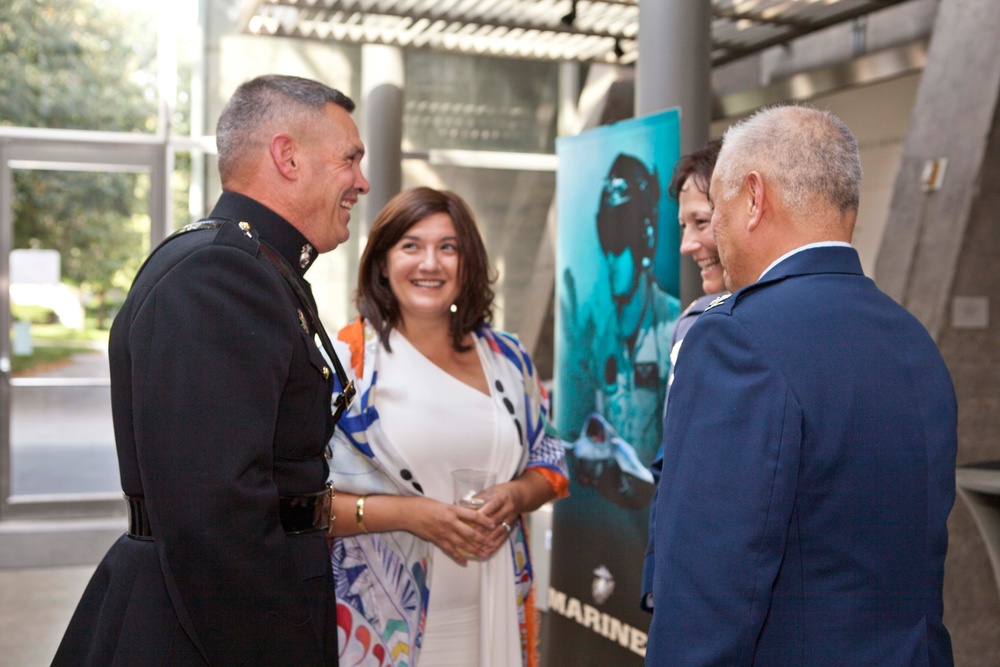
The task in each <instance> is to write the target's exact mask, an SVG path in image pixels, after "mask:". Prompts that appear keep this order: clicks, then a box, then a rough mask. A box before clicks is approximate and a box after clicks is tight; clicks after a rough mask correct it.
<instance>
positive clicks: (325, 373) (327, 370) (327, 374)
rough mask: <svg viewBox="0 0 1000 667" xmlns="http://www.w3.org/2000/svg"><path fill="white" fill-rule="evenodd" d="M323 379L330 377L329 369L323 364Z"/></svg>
mask: <svg viewBox="0 0 1000 667" xmlns="http://www.w3.org/2000/svg"><path fill="white" fill-rule="evenodd" d="M323 379H324V380H329V379H330V369H329V368H328V367H326V366H323Z"/></svg>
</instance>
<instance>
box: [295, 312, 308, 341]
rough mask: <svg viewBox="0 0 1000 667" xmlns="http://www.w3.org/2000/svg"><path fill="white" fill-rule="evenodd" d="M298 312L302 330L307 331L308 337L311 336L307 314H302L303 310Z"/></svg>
mask: <svg viewBox="0 0 1000 667" xmlns="http://www.w3.org/2000/svg"><path fill="white" fill-rule="evenodd" d="M298 311H299V326H300V327H302V330H303V331H305V332H306V335H307V336H308V335H309V325H308V324H307V323H306V316H305V313H303V312H302V309H301V308H299V309H298Z"/></svg>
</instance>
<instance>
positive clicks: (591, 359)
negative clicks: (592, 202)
mask: <svg viewBox="0 0 1000 667" xmlns="http://www.w3.org/2000/svg"><path fill="white" fill-rule="evenodd" d="M662 192H663V190H662V187H661V183H660V178H659V175H658V173H657V170H656V168H655V167H653V168H652V169H651V168H649V167H647V166H646V165H645V164H643V162H642V161H640V160H639V159H638V158H636V157H634V156H632V155H628V154H626V153H619V154H618V155H617V156H616V157H615V158H614V161H613V162H612V164H611V167H610V169H609V170H608V173H607V175H606V176H605V178H604V182H603V184H602V187H601V190H600V203H599V205H598V208H597V216H596V228H597V239H598V243H599V251H600V254H601V256H602V257H603V259H604V261H605V264H606V269H607V278H608V285H607V286H608V293H609V296H610V298H611V302H612V304H613V312H612V313H603V312H600V311H596V312H595V310H594V309H592V308H588V305H589V304H587V303H580V302H579V297H578V295H577V289H576V284H577V278H576V275H575V273H574V269H573V267H567V268H565V269H564V271H563V274H562V279H563V283H564V284H563V287H564V291H563V294H562V297H563V298H562V299H561V303H560V306H561V308H562V313H563V327H564V329H563V331H564V332H565V333H566V336H567V340H568V342H569V346H568V347H567V350H566V352H567V353H566V355H565V356H564V357H563V358H562V361H563V362H564V363H566V364H568V365H569V367H570V370H569V373H570V374H571V375H575V376H576V377H574V378H573V387H572V391H573V392H574V396H573V397H572V399H571V402H570V403H568V404H567V403H563V404H561V406H560V409H561V410H562V409H564V408H565V409H566V411H567V412H568V413H571V414H572V416H569V415H566V417H567V419H568V420H569V422H570V424H571V425H572V424H574V423H575V424H578V426H577V429H578V431H579V436H578V437H577V438H576V439H575V440H574V441H573V444H572V446H571V448H570V452H571V453H572V457H571V458H572V462H573V470H574V473H575V477H576V481H577V483H579V484H582V485H584V486H593V487H594V488H596V489H597V490H598V491H599V492H600V493H601V495H603V496H604V497H606V498H607V499H608V500H610V501H612V502H614V503H615V504H617V505H621V506H622V507H627V508H630V509H638V508H641V507H646V506H647V505H648V504H649V502H650V500H651V499H652V497H653V490H654V486H653V475H652V473H650V472H649V469H648V468H647V467H646V465H643V464H642V463H641V462H640V459H639V455H638V453H637V450H638V451H641V452H647V453H648V452H649V451H654V452H655V450H656V448H657V447H658V446H659V443H660V431H661V424H660V421H661V411H662V409H663V397H664V394H665V390H666V386H667V375H668V373H669V372H670V333H671V331H672V327H673V325H674V322H675V321H676V320H677V316H678V312H679V302H678V300H677V298H676V297H673V296H671V295H670V294H668V293H667V292H666V291H665V290H664V289H663V288H662V287H661V286H660V284H659V281H658V279H657V277H656V275H655V272H654V259H655V257H656V250H657V245H658V244H657V241H658V239H659V226H660V216H659V208H660V199H661V198H662ZM608 315H612V316H611V317H609V316H608ZM574 334H576V335H574ZM571 339H572V340H571ZM589 397H592V398H593V400H592V401H588V400H587V399H588V398H589Z"/></svg>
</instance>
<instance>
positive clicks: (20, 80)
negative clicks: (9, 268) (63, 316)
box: [0, 0, 157, 327]
mask: <svg viewBox="0 0 1000 667" xmlns="http://www.w3.org/2000/svg"><path fill="white" fill-rule="evenodd" d="M125 7H126V5H125V4H124V3H118V2H102V1H101V0H12V1H11V0H7V1H6V2H0V71H2V72H4V75H3V76H2V77H0V124H2V125H8V126H21V127H38V128H64V129H80V130H101V131H117V132H151V131H153V130H155V129H156V122H157V113H156V112H157V109H156V99H157V97H156V88H155V83H156V72H155V64H156V33H155V28H154V27H153V26H154V25H155V24H154V21H153V15H152V11H153V9H152V3H133V5H132V8H131V9H127V10H126V9H125ZM148 191H149V183H148V177H147V176H145V175H142V174H128V173H126V174H121V173H115V174H105V173H93V172H44V171H36V170H32V171H27V170H23V171H19V172H17V174H16V177H15V192H14V247H15V248H52V249H55V250H58V251H59V253H60V256H61V258H62V275H63V279H64V280H65V281H66V282H69V283H71V284H74V285H77V286H79V287H80V288H82V289H83V290H86V291H89V292H91V293H93V294H94V296H95V297H96V298H97V300H98V320H99V322H98V326H100V327H103V326H104V325H105V322H104V315H105V303H106V295H107V293H108V290H109V289H111V288H113V287H119V288H127V286H128V284H129V283H130V282H131V279H132V276H133V275H134V273H135V270H136V269H137V268H138V264H139V262H140V261H141V259H142V257H144V256H145V254H146V252H147V251H148V248H147V247H146V238H147V234H146V233H145V232H144V226H148V221H146V222H145V224H144V222H143V216H144V215H146V213H147V211H148V207H147V205H146V201H147V197H148Z"/></svg>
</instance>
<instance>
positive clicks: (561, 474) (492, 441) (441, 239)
mask: <svg viewBox="0 0 1000 667" xmlns="http://www.w3.org/2000/svg"><path fill="white" fill-rule="evenodd" d="M490 283H491V279H490V269H489V264H488V260H487V257H486V250H485V247H484V245H483V241H482V237H481V236H480V234H479V230H478V229H477V227H476V224H475V221H474V220H473V218H472V214H471V212H470V211H469V209H468V206H467V205H466V204H465V202H464V201H462V199H461V198H460V197H458V196H457V195H455V194H454V193H451V192H447V191H438V190H433V189H431V188H415V189H413V190H408V191H405V192H403V193H401V194H400V195H397V196H396V197H395V198H394V199H393V200H392V201H390V202H389V203H388V204H387V205H386V207H385V208H384V209H383V210H382V212H381V213H380V214H379V216H378V219H377V220H376V221H375V223H374V225H373V227H372V229H371V232H370V234H369V237H368V244H367V246H366V248H365V252H364V255H363V257H362V259H361V266H360V270H359V278H358V293H357V307H358V312H359V313H360V314H361V317H360V318H359V319H358V320H357V321H356V322H354V323H353V324H351V325H349V326H347V327H345V328H344V329H343V330H341V331H340V332H339V334H338V336H337V341H335V347H337V350H336V351H337V354H338V356H340V357H341V358H342V359H350V364H349V368H348V371H349V374H350V375H351V376H352V379H353V380H354V382H355V385H356V389H357V397H356V398H355V400H354V403H353V405H352V406H351V408H350V409H349V410H348V411H347V413H346V414H345V415H344V417H343V418H342V419H341V420H340V423H339V426H338V429H337V432H336V434H335V436H334V439H333V442H332V443H331V449H332V456H333V458H332V460H331V479H332V481H333V484H334V488H335V493H336V497H335V499H334V501H333V514H334V515H335V516H336V519H335V521H334V522H333V526H332V534H333V535H334V536H335V537H334V539H333V542H332V545H331V546H332V548H331V553H332V560H333V568H334V579H335V582H336V586H337V607H338V608H337V615H338V624H339V627H340V650H341V664H351V665H355V664H361V665H393V666H396V665H404V664H405V665H408V666H409V667H413V666H416V667H443V666H446V665H455V666H456V667H457V666H460V667H472V666H475V665H480V666H481V667H519V666H525V667H528V666H530V665H534V664H535V663H536V659H535V654H534V641H535V638H534V629H535V615H534V609H533V603H532V599H533V593H532V588H531V565H530V560H529V558H528V551H527V539H526V535H525V530H524V522H523V520H522V515H523V514H524V513H526V512H531V511H533V510H535V509H537V508H538V507H540V506H541V505H542V504H544V503H546V502H548V501H550V500H552V499H554V498H557V497H559V496H562V495H565V493H566V488H567V484H568V478H567V474H566V467H565V461H564V454H563V449H562V447H561V445H560V443H559V442H558V441H556V440H555V439H554V438H552V437H550V436H549V435H547V433H546V425H547V410H548V400H547V397H546V395H545V392H544V389H543V388H542V387H541V385H540V383H539V382H538V378H537V376H536V375H535V369H534V366H533V364H532V363H531V360H530V359H529V358H528V355H527V353H526V352H525V350H524V349H523V348H522V347H521V345H520V343H519V342H518V341H517V339H516V338H514V337H513V336H511V335H509V334H506V333H503V332H500V331H497V330H495V329H493V328H492V327H490V325H489V321H490V316H491V313H492V305H493V291H492V289H491V288H490ZM461 468H477V469H484V470H489V471H492V472H494V473H495V474H496V479H497V480H498V483H497V484H496V485H495V486H493V487H492V488H490V489H488V490H487V491H486V492H484V494H483V496H484V498H485V499H486V502H485V504H484V505H483V506H482V507H481V508H480V509H479V510H478V511H474V510H471V509H467V508H464V507H460V506H458V505H455V504H453V502H452V500H453V497H452V496H453V492H452V479H451V472H452V471H453V470H456V469H461Z"/></svg>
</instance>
